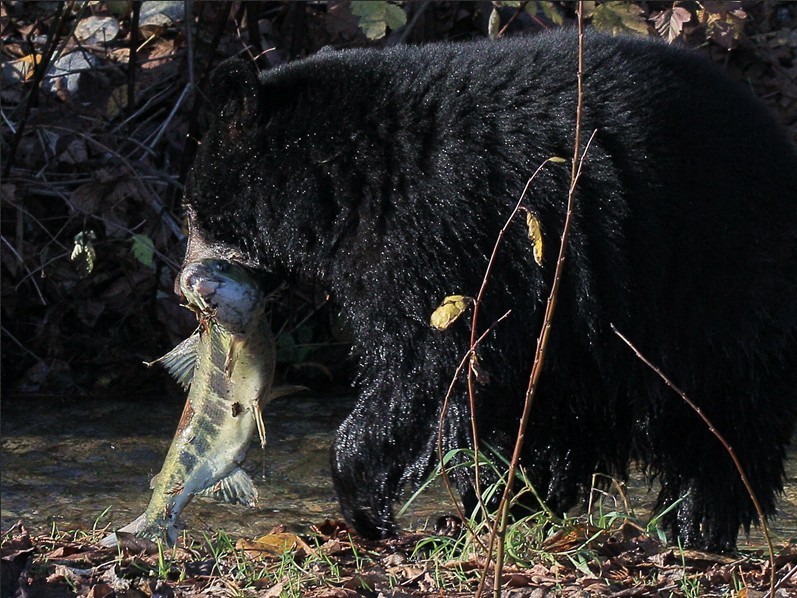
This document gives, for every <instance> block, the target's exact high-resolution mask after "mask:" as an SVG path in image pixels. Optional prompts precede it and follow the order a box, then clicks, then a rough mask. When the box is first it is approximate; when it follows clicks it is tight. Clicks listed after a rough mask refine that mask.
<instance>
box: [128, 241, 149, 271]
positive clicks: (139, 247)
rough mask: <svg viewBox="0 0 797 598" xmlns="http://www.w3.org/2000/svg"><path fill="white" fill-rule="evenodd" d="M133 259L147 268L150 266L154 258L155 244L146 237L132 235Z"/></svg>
mask: <svg viewBox="0 0 797 598" xmlns="http://www.w3.org/2000/svg"><path fill="white" fill-rule="evenodd" d="M131 251H132V252H133V257H134V258H136V259H137V260H138V261H139V262H141V263H142V264H144V265H145V266H147V267H148V268H149V267H150V266H152V262H153V258H154V257H155V244H154V243H153V242H152V239H150V238H149V237H148V236H147V235H133V247H132V248H131Z"/></svg>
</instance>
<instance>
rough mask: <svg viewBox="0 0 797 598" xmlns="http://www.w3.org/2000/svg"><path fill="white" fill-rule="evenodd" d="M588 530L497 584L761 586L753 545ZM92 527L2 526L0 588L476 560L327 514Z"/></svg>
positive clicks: (452, 585)
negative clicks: (79, 530) (205, 525)
mask: <svg viewBox="0 0 797 598" xmlns="http://www.w3.org/2000/svg"><path fill="white" fill-rule="evenodd" d="M593 532H594V530H592V529H587V528H586V527H584V528H579V527H578V526H576V527H574V528H573V529H572V530H570V531H569V532H568V533H563V534H561V535H558V537H554V538H552V539H551V541H550V542H549V543H548V546H547V547H546V551H545V553H544V558H541V559H540V561H539V562H536V563H534V564H533V565H522V564H509V565H507V566H506V567H505V568H504V571H503V575H502V587H503V589H504V590H506V593H507V595H510V596H515V597H522V596H529V597H532V596H534V597H536V596H546V595H549V594H550V595H556V596H584V595H585V594H584V592H585V591H587V592H589V595H590V596H607V597H609V596H617V597H619V596H660V595H670V596H686V595H689V594H688V593H687V590H686V588H687V587H692V588H695V589H696V591H699V595H701V596H723V595H732V593H733V592H735V593H736V594H735V595H737V596H746V597H747V598H752V597H758V596H761V597H763V595H764V593H765V590H766V588H767V584H768V581H769V570H768V568H769V563H768V562H767V560H766V558H765V556H764V555H763V554H760V553H747V554H738V555H717V554H711V553H706V552H702V551H697V550H679V549H678V548H673V547H668V546H665V545H663V544H661V543H660V542H659V541H657V540H655V539H653V538H651V537H649V536H647V535H646V534H644V533H641V532H640V531H639V530H638V529H637V528H636V527H634V526H630V525H622V526H620V527H619V528H618V529H616V530H614V531H603V532H601V533H599V534H597V535H596V534H594V533H593ZM103 534H104V531H103V530H98V531H96V532H92V533H88V532H87V533H83V534H81V535H78V534H72V535H69V534H66V533H61V534H56V535H55V536H54V537H53V536H36V537H32V536H31V535H30V534H29V532H28V530H27V529H25V527H24V526H23V525H22V524H21V523H18V524H17V525H15V526H14V527H13V528H11V529H10V530H8V531H7V532H6V533H5V534H4V537H3V542H2V547H1V548H0V555H1V557H2V565H3V581H4V584H3V585H4V588H10V587H12V586H14V587H18V588H19V593H18V594H17V595H22V596H28V595H36V596H42V597H49V596H61V595H65V594H64V593H65V592H66V591H67V590H71V591H72V592H74V593H75V594H76V595H79V596H130V597H132V596H149V597H151V596H156V595H159V596H178V597H179V596H184V597H194V596H214V595H243V596H282V595H303V596H315V597H319V598H320V597H328V596H362V595H371V596H376V595H380V596H385V597H389V596H396V597H398V596H424V595H430V594H435V595H446V596H470V595H473V592H474V591H475V589H476V587H477V585H478V582H479V577H480V575H481V573H482V570H483V569H484V562H483V560H482V559H480V558H469V559H466V560H456V559H452V560H445V559H440V558H439V557H438V558H435V557H434V555H430V554H428V553H427V551H426V549H425V548H424V546H428V545H429V542H430V541H432V542H434V541H435V536H433V535H432V534H430V533H428V532H415V533H404V534H402V535H401V536H399V537H397V538H395V539H391V540H386V541H382V542H371V541H366V540H363V539H361V538H359V537H357V536H356V535H354V534H353V532H352V531H350V530H349V529H348V527H347V526H346V524H345V523H343V522H341V521H331V520H327V521H324V522H322V523H320V524H319V525H317V526H313V527H312V528H311V530H310V531H309V533H308V534H306V535H298V534H295V533H292V532H288V531H286V529H285V527H284V526H278V527H277V528H275V529H273V530H271V531H269V532H268V533H267V534H264V535H263V536H261V537H259V538H255V539H251V540H250V539H244V538H242V539H239V540H237V541H236V542H233V541H232V540H231V539H229V538H227V537H226V536H224V535H223V534H217V535H215V536H213V537H202V538H192V537H191V536H187V535H184V536H183V538H182V539H181V541H180V543H179V544H178V546H176V547H168V546H163V545H161V544H156V543H154V542H151V541H149V540H143V539H141V538H136V537H134V536H132V535H130V534H121V536H120V542H119V546H118V548H105V547H100V546H98V545H97V543H96V542H97V541H98V540H99V539H100V538H101V537H102V535H103ZM585 535H590V536H592V537H593V538H594V540H593V541H592V542H591V543H590V544H589V546H588V552H582V553H581V554H588V555H589V556H588V557H586V558H576V556H575V555H576V554H578V553H576V552H575V549H576V548H578V547H579V546H581V545H582V544H583V538H584V537H585ZM437 538H439V537H437ZM541 556H543V553H541ZM776 568H777V572H776V573H777V577H778V579H779V583H778V589H777V592H776V596H777V597H779V598H788V597H792V596H797V544H794V543H791V544H787V545H785V546H783V547H782V549H781V550H780V551H779V553H778V558H777V560H776ZM491 571H492V569H490V572H491ZM490 574H491V573H490ZM488 575H489V574H488ZM489 583H492V582H489ZM6 584H9V585H6ZM4 591H5V590H4ZM3 595H4V596H5V595H6V594H3ZM8 595H13V594H8ZM693 595H694V594H693Z"/></svg>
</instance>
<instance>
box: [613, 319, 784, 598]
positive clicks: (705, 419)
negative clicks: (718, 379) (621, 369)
mask: <svg viewBox="0 0 797 598" xmlns="http://www.w3.org/2000/svg"><path fill="white" fill-rule="evenodd" d="M611 327H612V330H613V331H614V333H615V334H616V335H617V336H619V337H620V339H621V340H622V341H623V342H624V343H625V344H626V345H628V347H629V348H630V349H631V350H632V351H633V352H634V353H635V354H636V356H637V357H638V358H639V359H640V360H641V361H642V363H644V364H645V365H646V366H648V367H649V368H650V369H651V370H653V371H654V372H656V374H657V375H658V376H659V378H661V379H662V380H663V381H664V383H665V384H666V385H667V386H669V387H670V388H671V389H672V390H674V391H675V392H676V393H678V396H680V397H681V399H683V401H684V402H685V403H686V404H687V405H689V407H690V408H691V409H692V410H693V411H694V412H695V413H697V415H698V416H700V419H702V420H703V422H704V423H705V424H706V427H708V431H709V432H711V433H712V434H713V435H714V436H715V437H716V438H717V440H719V441H720V443H721V444H722V446H723V447H724V448H725V451H726V452H727V453H728V455H729V456H730V458H731V460H732V461H733V465H734V466H735V467H736V471H737V472H738V473H739V477H740V478H741V480H742V484H744V487H745V490H747V494H748V495H749V496H750V500H751V501H752V502H753V507H754V508H755V510H756V513H757V514H758V519H759V520H760V521H761V530H762V531H763V533H764V538H766V541H767V549H768V550H769V566H770V580H769V595H770V596H774V595H775V548H774V546H773V544H772V538H771V537H770V535H769V526H768V525H767V517H766V515H765V514H764V510H763V509H762V508H761V503H759V502H758V498H757V497H756V495H755V491H754V490H753V486H752V484H750V480H749V479H748V478H747V475H746V474H745V472H744V467H742V463H741V461H739V458H738V457H737V456H736V452H735V451H734V450H733V447H732V446H731V445H730V444H729V443H728V441H727V440H726V439H725V437H724V436H723V435H722V433H721V432H720V431H719V430H717V428H716V427H715V426H714V424H713V423H711V420H710V419H709V418H708V416H707V415H706V414H705V413H703V410H702V409H701V408H700V407H698V406H697V405H696V404H695V403H694V402H693V401H692V400H691V399H690V398H689V397H688V396H686V393H684V391H682V390H681V389H680V388H678V387H677V386H676V385H675V384H674V383H673V382H672V381H671V380H670V379H669V378H668V377H667V376H666V375H665V374H664V372H662V371H661V369H659V368H658V367H656V366H655V365H653V363H651V362H650V361H649V360H648V359H647V358H646V357H645V356H644V355H642V353H641V352H640V350H639V349H637V348H636V346H634V344H633V343H632V342H631V341H630V340H628V339H627V338H626V337H625V336H623V334H622V333H621V332H620V331H619V330H617V327H616V326H615V325H614V324H611Z"/></svg>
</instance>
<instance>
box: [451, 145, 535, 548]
mask: <svg viewBox="0 0 797 598" xmlns="http://www.w3.org/2000/svg"><path fill="white" fill-rule="evenodd" d="M550 161H551V158H546V159H545V161H544V162H543V163H542V164H540V165H539V166H538V167H537V170H535V171H534V174H532V175H531V177H529V180H528V181H526V186H525V187H524V188H523V192H522V193H521V194H520V197H519V198H518V200H517V203H516V204H515V207H514V209H513V210H512V212H511V213H510V214H509V217H508V218H507V219H506V222H505V223H504V226H502V227H501V230H500V231H499V232H498V237H497V238H496V240H495V244H494V245H493V251H492V253H491V254H490V259H489V260H488V262H487V268H486V270H485V272H484V277H483V278H482V284H481V287H480V288H479V293H478V295H476V299H475V301H474V302H473V315H472V316H471V324H470V354H472V355H475V354H476V346H475V343H476V330H477V329H478V321H479V309H480V307H481V305H482V300H483V299H484V293H485V291H486V290H487V283H488V281H489V280H490V276H491V274H492V271H493V266H494V265H495V259H496V256H497V255H498V250H499V249H500V247H501V243H502V241H503V239H504V236H505V235H506V231H507V229H508V228H509V225H510V224H511V223H512V221H513V220H514V219H515V216H517V213H518V212H519V211H520V208H521V206H522V205H523V200H524V199H525V198H526V194H527V193H528V191H529V189H530V188H531V184H532V183H533V182H534V179H536V178H537V175H539V174H540V172H541V171H542V169H543V168H544V167H545V166H546V165H547V164H548V163H549V162H550ZM469 364H470V366H469V367H468V401H469V408H470V413H471V419H470V421H471V434H472V438H473V446H474V449H475V457H474V463H473V468H474V479H475V488H476V497H477V500H478V501H479V505H480V508H481V509H482V511H483V512H485V513H486V508H485V506H484V504H483V503H482V495H481V484H480V482H479V434H478V430H477V427H476V393H475V390H474V386H473V365H472V364H473V362H472V361H470V362H469ZM454 379H456V377H455V378H454ZM441 433H442V432H441ZM488 560H489V559H488Z"/></svg>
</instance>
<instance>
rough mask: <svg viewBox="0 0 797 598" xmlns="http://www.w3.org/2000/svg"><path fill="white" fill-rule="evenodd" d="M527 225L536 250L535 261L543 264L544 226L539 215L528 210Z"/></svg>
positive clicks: (532, 244)
mask: <svg viewBox="0 0 797 598" xmlns="http://www.w3.org/2000/svg"><path fill="white" fill-rule="evenodd" d="M526 226H527V227H528V229H529V240H530V241H531V247H532V250H533V252H534V261H535V262H537V265H538V266H542V227H541V226H540V221H539V220H538V219H537V215H536V214H535V213H534V212H532V211H528V212H526Z"/></svg>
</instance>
